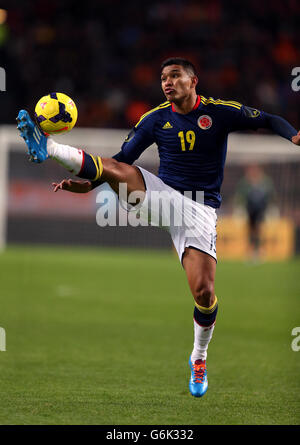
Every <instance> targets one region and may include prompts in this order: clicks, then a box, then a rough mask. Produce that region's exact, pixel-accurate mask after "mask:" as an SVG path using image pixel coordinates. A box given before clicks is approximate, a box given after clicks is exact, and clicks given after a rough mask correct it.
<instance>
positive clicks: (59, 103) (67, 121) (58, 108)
mask: <svg viewBox="0 0 300 445" xmlns="http://www.w3.org/2000/svg"><path fill="white" fill-rule="evenodd" d="M77 115H78V112H77V107H76V105H75V102H74V101H73V100H72V99H71V98H70V97H69V96H67V95H66V94H64V93H50V94H48V95H47V96H43V97H42V98H41V99H40V100H39V101H38V103H37V104H36V106H35V119H36V121H37V124H38V125H39V127H40V128H41V130H42V131H43V132H44V133H47V134H61V133H66V132H67V131H70V130H72V128H73V127H74V125H75V124H76V121H77Z"/></svg>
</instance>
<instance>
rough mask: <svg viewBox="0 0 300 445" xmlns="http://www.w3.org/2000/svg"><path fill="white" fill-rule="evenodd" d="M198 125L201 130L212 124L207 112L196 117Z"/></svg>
mask: <svg viewBox="0 0 300 445" xmlns="http://www.w3.org/2000/svg"><path fill="white" fill-rule="evenodd" d="M198 125H199V127H200V128H201V129H202V130H208V129H209V128H210V127H211V126H212V118H211V117H210V116H208V115H207V114H203V115H202V116H200V117H199V119H198Z"/></svg>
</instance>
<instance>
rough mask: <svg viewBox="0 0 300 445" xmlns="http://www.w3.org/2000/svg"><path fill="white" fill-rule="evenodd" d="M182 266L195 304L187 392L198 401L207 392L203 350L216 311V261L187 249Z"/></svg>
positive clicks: (210, 332)
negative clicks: (189, 376)
mask: <svg viewBox="0 0 300 445" xmlns="http://www.w3.org/2000/svg"><path fill="white" fill-rule="evenodd" d="M182 263H183V267H184V269H185V271H186V275H187V279H188V283H189V286H190V289H191V292H192V294H193V297H194V300H195V308H194V348H193V351H192V354H191V356H190V360H189V365H190V368H191V379H190V382H189V388H190V392H191V394H192V395H193V396H195V397H201V396H203V395H204V394H205V393H206V391H207V388H208V380H207V369H206V357H207V349H208V344H209V342H210V340H211V338H212V335H213V330H214V325H215V320H216V315H217V311H218V303H217V298H216V296H215V290H214V280H215V271H216V261H215V259H214V258H213V257H211V256H210V255H207V254H206V253H203V252H201V251H199V250H196V249H193V248H187V249H186V250H185V253H184V256H183V261H182Z"/></svg>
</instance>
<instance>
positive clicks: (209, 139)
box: [114, 96, 270, 208]
mask: <svg viewBox="0 0 300 445" xmlns="http://www.w3.org/2000/svg"><path fill="white" fill-rule="evenodd" d="M267 116H268V115H267V113H264V112H263V111H259V110H256V109H254V108H250V107H246V106H244V105H242V104H240V103H239V102H235V101H224V100H221V99H213V98H211V97H210V98H205V97H203V96H198V98H197V102H196V105H195V107H194V108H193V110H192V111H191V112H189V113H187V114H180V113H177V112H176V111H175V110H174V108H173V105H172V104H171V103H170V102H168V101H167V102H164V103H162V104H161V105H159V106H157V107H156V108H154V109H153V110H150V111H149V112H148V113H145V114H144V115H143V116H142V117H141V118H140V120H139V122H138V123H137V124H136V125H135V127H134V128H133V130H132V131H131V132H130V133H129V135H128V136H127V138H126V140H125V142H124V143H123V145H122V147H121V151H120V152H119V153H118V154H117V155H116V156H114V158H115V159H117V160H118V161H120V162H126V163H127V164H132V163H133V162H134V161H135V160H136V159H138V157H139V156H140V155H141V153H142V152H143V151H144V150H145V149H146V148H147V147H149V146H150V145H152V144H153V143H156V144H157V147H158V153H159V158H160V166H159V172H158V176H159V178H161V179H162V180H163V181H164V182H165V183H166V184H168V185H169V186H171V187H173V188H174V189H176V190H178V191H180V192H181V193H184V192H185V191H188V192H192V194H193V196H194V195H195V194H196V191H204V202H205V204H207V205H209V206H211V207H214V208H218V207H220V205H221V195H220V189H221V184H222V181H223V176H224V164H225V159H226V152H227V139H228V134H229V133H230V132H233V131H239V130H248V129H251V130H256V129H258V128H269V126H270V125H269V123H268V119H267Z"/></svg>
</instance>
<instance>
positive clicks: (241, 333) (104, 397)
mask: <svg viewBox="0 0 300 445" xmlns="http://www.w3.org/2000/svg"><path fill="white" fill-rule="evenodd" d="M299 270H300V261H299V260H292V261H289V262H282V263H265V264H260V265H254V264H249V263H242V262H236V263H233V262H222V261H220V262H219V264H218V267H217V277H216V293H217V295H218V299H219V313H218V317H217V324H216V329H215V332H214V337H213V340H212V342H211V344H210V346H209V352H208V361H207V365H208V380H209V389H208V392H207V394H206V395H205V396H204V397H203V398H201V399H195V398H193V397H191V396H190V395H189V392H188V379H189V368H188V357H189V354H190V352H191V348H192V341H193V325H192V315H193V299H192V297H191V295H190V293H189V290H188V286H187V283H186V280H185V274H184V271H183V269H182V268H181V266H180V263H179V262H178V260H177V258H176V257H175V255H174V254H172V253H168V252H152V251H135V250H130V251H129V250H123V251H121V250H120V251H118V250H113V249H110V250H100V249H63V248H42V247H41V248H31V249H29V248H24V247H23V248H20V247H10V248H8V249H7V250H6V251H5V252H3V253H2V254H1V255H0V282H1V318H0V326H2V327H3V328H4V329H5V331H6V337H7V338H6V342H7V343H6V351H5V352H0V373H1V382H0V387H1V399H0V424H2V425H3V424H4V425H7V424H10V425H15V424H24V425H32V424H35V425H37V424H58V425H62V424H68V425H74V424H98V425H142V424H144V425H218V424H219V425H228V424H231V425H239V424H244V425H249V424H251V425H259V424H263V425H276V424H277V425H293V424H294V425H295V424H299V420H300V414H299V406H300V381H299V375H300V373H299V371H300V363H299V359H300V352H298V353H297V352H294V351H292V348H291V342H292V339H293V337H292V335H291V331H292V329H293V328H294V327H295V326H299V324H300V323H299V305H300V304H299V295H300V281H299V279H298V277H299Z"/></svg>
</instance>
